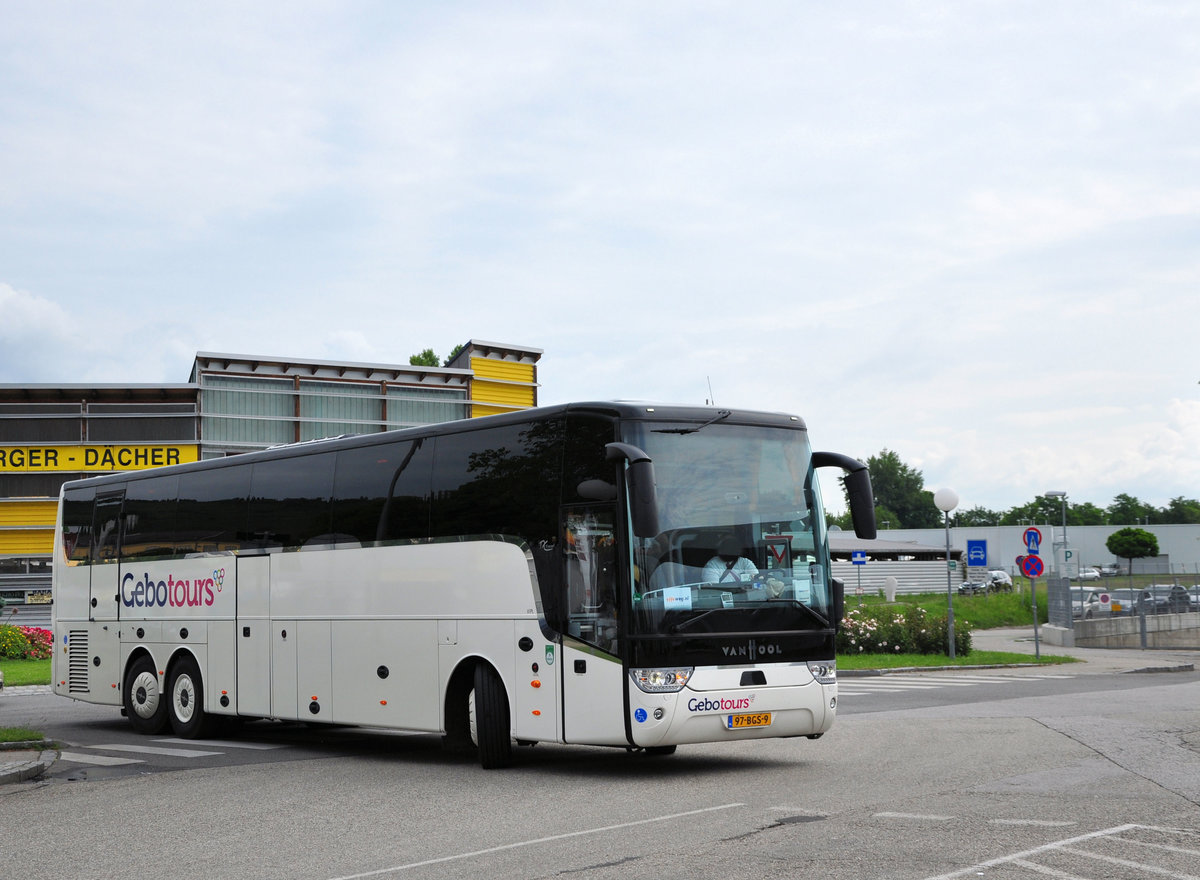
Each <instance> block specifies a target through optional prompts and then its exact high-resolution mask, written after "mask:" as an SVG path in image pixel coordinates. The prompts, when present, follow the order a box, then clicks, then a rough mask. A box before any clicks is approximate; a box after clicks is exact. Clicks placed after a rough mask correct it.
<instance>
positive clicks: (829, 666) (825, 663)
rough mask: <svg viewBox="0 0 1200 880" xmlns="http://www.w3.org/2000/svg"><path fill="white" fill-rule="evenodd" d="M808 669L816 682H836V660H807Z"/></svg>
mask: <svg viewBox="0 0 1200 880" xmlns="http://www.w3.org/2000/svg"><path fill="white" fill-rule="evenodd" d="M808 671H809V672H811V673H812V677H813V678H814V679H816V681H817V684H837V662H836V661H834V660H809V661H808Z"/></svg>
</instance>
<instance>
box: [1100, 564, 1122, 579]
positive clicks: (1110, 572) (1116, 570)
mask: <svg viewBox="0 0 1200 880" xmlns="http://www.w3.org/2000/svg"><path fill="white" fill-rule="evenodd" d="M1096 570H1097V571H1099V572H1100V577H1106V578H1110V577H1116V576H1117V575H1119V574H1120V573H1121V566H1119V565H1117V564H1116V563H1112V564H1109V565H1102V566H1100V567H1099V568H1098V569H1096Z"/></svg>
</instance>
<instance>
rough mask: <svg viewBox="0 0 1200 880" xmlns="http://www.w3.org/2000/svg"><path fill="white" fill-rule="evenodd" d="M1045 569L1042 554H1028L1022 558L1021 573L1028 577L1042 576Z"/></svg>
mask: <svg viewBox="0 0 1200 880" xmlns="http://www.w3.org/2000/svg"><path fill="white" fill-rule="evenodd" d="M1045 570H1046V566H1045V564H1044V563H1043V562H1042V557H1040V556H1026V557H1025V558H1023V559H1022V560H1021V573H1022V574H1024V575H1025V577H1027V578H1040V577H1041V576H1042V572H1044V571H1045Z"/></svg>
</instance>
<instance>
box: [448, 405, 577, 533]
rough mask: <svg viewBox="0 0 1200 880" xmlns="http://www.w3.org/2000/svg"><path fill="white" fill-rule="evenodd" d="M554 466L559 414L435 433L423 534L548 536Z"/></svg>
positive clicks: (553, 521) (553, 512) (554, 501)
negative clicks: (429, 522) (430, 500)
mask: <svg viewBox="0 0 1200 880" xmlns="http://www.w3.org/2000/svg"><path fill="white" fill-rule="evenodd" d="M561 469H562V421H561V420H553V421H539V422H534V423H533V424H525V425H512V426H506V427H501V428H490V429H486V430H483V431H465V432H463V433H461V434H449V435H445V436H440V437H438V438H437V452H436V455H435V457H434V472H433V511H432V527H431V533H432V534H433V535H435V536H456V535H484V534H499V535H508V536H514V537H520V538H522V539H524V540H525V541H526V543H528V544H529V545H530V546H534V545H536V544H537V543H539V542H543V541H547V542H554V541H555V540H556V535H557V533H558V496H559V486H560V483H561V474H560V472H561Z"/></svg>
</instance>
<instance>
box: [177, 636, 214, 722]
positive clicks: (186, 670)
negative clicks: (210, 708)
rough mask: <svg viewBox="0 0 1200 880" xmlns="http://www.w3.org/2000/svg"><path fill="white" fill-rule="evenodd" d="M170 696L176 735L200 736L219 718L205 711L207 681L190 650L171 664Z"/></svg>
mask: <svg viewBox="0 0 1200 880" xmlns="http://www.w3.org/2000/svg"><path fill="white" fill-rule="evenodd" d="M167 696H168V698H169V699H168V701H167V706H168V710H169V711H168V713H167V714H168V715H169V716H170V719H171V729H172V730H174V731H175V735H176V736H180V737H183V738H184V739H200V738H202V737H205V736H208V735H209V734H210V732H211V731H212V729H213V722H214V721H215V719H214V718H213V717H212V716H211V715H209V714H208V713H207V712H205V711H204V683H203V681H202V680H201V678H200V667H199V666H197V665H196V661H195V659H194V658H193V657H192V656H191V655H190V654H186V655H184V656H183V657H180V658H179V660H178V661H177V662H176V663H175V664H174V665H173V666H172V667H171V676H170V685H169V686H168V687H167Z"/></svg>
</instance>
